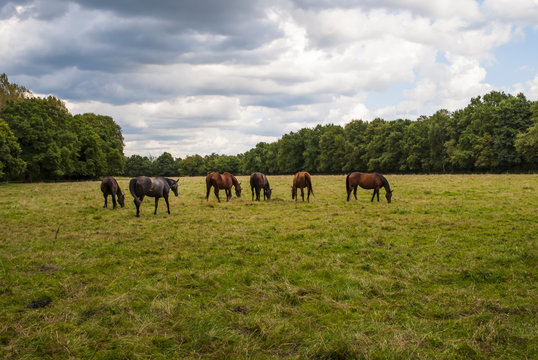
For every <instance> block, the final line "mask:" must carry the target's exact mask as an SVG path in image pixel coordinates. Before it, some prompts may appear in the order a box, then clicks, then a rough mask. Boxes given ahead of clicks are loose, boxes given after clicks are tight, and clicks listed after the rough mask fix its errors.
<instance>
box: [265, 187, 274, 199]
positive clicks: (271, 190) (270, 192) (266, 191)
mask: <svg viewBox="0 0 538 360" xmlns="http://www.w3.org/2000/svg"><path fill="white" fill-rule="evenodd" d="M263 192H264V194H265V196H266V197H267V199H268V200H271V194H272V192H273V189H271V188H270V187H269V186H266V187H264V188H263Z"/></svg>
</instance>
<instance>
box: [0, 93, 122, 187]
mask: <svg viewBox="0 0 538 360" xmlns="http://www.w3.org/2000/svg"><path fill="white" fill-rule="evenodd" d="M0 117H2V118H3V119H4V120H5V121H6V122H7V124H8V125H9V128H10V129H11V130H12V132H13V134H14V135H15V138H16V139H17V142H18V144H19V145H20V148H21V150H22V153H21V158H22V160H24V162H26V164H27V166H26V170H25V171H24V173H23V177H24V178H25V179H28V180H43V179H66V178H96V177H100V176H103V175H109V174H110V175H116V174H121V173H122V172H123V166H124V165H123V161H124V160H123V159H124V157H123V146H124V145H123V136H122V135H121V129H120V128H119V126H118V125H117V124H116V123H115V122H114V120H112V118H110V117H108V116H101V115H94V114H84V115H75V116H72V115H71V114H69V112H68V110H67V108H66V107H65V104H64V103H63V102H62V101H61V100H59V99H57V98H55V97H51V96H50V97H48V98H28V99H23V100H19V101H17V102H8V103H7V104H6V105H5V106H4V107H3V108H2V109H1V110H0ZM16 177H17V175H15V174H13V175H10V178H16Z"/></svg>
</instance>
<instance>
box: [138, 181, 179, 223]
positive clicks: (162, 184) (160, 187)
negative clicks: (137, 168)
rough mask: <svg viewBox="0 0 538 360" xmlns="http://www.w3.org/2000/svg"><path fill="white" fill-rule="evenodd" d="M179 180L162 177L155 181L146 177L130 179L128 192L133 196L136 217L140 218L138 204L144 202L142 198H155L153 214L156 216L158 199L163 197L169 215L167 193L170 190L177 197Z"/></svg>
mask: <svg viewBox="0 0 538 360" xmlns="http://www.w3.org/2000/svg"><path fill="white" fill-rule="evenodd" d="M178 181H179V179H177V180H172V179H168V178H165V177H162V176H159V177H157V178H155V179H151V178H149V177H147V176H139V177H137V178H134V179H131V181H130V182H129V191H130V192H131V195H133V198H134V203H135V205H136V217H139V216H140V204H141V203H142V200H144V196H151V197H154V198H155V212H153V215H156V214H157V205H158V204H159V198H161V197H163V198H164V201H166V208H167V210H168V214H170V205H169V204H168V193H169V192H170V190H172V191H173V192H174V195H176V196H177V183H178Z"/></svg>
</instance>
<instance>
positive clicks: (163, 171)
mask: <svg viewBox="0 0 538 360" xmlns="http://www.w3.org/2000/svg"><path fill="white" fill-rule="evenodd" d="M152 166H153V173H154V174H155V175H156V176H177V175H179V170H178V169H177V168H176V162H175V160H174V157H173V156H172V154H170V153H168V152H164V153H162V154H161V156H159V157H158V158H157V159H155V161H153V164H152Z"/></svg>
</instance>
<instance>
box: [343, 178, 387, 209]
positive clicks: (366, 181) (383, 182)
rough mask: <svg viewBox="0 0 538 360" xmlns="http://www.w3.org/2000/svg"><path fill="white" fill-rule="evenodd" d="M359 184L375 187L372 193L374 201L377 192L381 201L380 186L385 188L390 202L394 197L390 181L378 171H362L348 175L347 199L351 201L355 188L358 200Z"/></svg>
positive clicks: (367, 187) (369, 187)
mask: <svg viewBox="0 0 538 360" xmlns="http://www.w3.org/2000/svg"><path fill="white" fill-rule="evenodd" d="M357 186H360V187H361V188H363V189H374V193H373V194H372V200H370V201H374V196H375V195H376V194H377V201H379V188H381V187H384V188H385V198H386V199H387V202H389V203H390V200H391V198H392V190H391V189H390V185H389V182H388V181H387V179H385V177H384V176H383V175H381V174H378V173H361V172H352V173H351V174H349V175H348V176H347V177H346V190H347V201H349V196H350V195H351V190H353V195H354V196H355V200H357Z"/></svg>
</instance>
